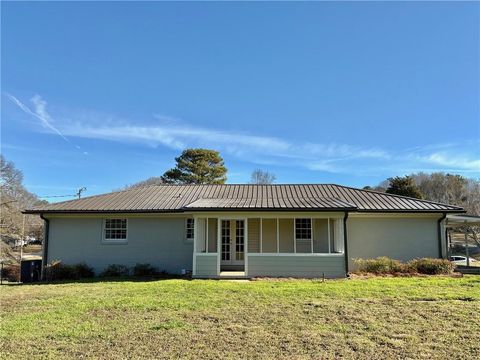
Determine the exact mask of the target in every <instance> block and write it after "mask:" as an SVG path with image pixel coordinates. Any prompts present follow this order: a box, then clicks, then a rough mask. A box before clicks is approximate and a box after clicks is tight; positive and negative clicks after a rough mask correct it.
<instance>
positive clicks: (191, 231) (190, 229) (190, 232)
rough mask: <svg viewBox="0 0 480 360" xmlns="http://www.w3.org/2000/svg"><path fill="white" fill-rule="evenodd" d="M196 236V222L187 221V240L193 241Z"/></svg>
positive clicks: (192, 220)
mask: <svg viewBox="0 0 480 360" xmlns="http://www.w3.org/2000/svg"><path fill="white" fill-rule="evenodd" d="M194 235H195V220H194V219H191V218H189V219H187V220H186V222H185V238H186V240H187V241H193V238H194Z"/></svg>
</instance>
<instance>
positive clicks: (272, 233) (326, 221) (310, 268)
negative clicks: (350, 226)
mask: <svg viewBox="0 0 480 360" xmlns="http://www.w3.org/2000/svg"><path fill="white" fill-rule="evenodd" d="M344 216H345V215H344V213H317V214H315V215H313V214H308V213H305V214H301V213H298V214H268V213H253V214H252V213H250V214H242V213H230V214H229V213H221V214H214V213H211V214H194V215H193V221H192V223H193V224H192V225H193V232H194V244H193V245H194V246H193V247H194V251H193V269H192V275H193V277H195V278H251V277H307V278H317V277H318V278H321V277H325V278H335V277H344V276H345V274H346V271H345V254H344V249H345V236H344Z"/></svg>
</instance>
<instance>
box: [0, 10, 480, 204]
mask: <svg viewBox="0 0 480 360" xmlns="http://www.w3.org/2000/svg"><path fill="white" fill-rule="evenodd" d="M479 19H480V4H479V3H474V2H470V3H448V2H436V3H424V2H422V3H420V2H408V3H398V2H390V3H389V2H387V3H385V2H383V3H376V2H370V3H366V2H358V3H347V2H340V3H338V2H337V3H158V2H147V3H93V2H86V3H65V2H64V3H55V2H52V3H31V2H30V3H5V2H2V19H1V20H2V25H1V30H2V31H1V41H2V44H1V46H2V47H1V50H2V64H1V66H2V68H1V70H2V79H1V87H2V95H1V99H2V100H1V101H2V109H1V120H2V123H1V130H2V133H1V140H2V143H1V145H2V153H3V154H4V155H5V156H6V157H7V158H8V159H9V160H13V161H14V162H15V163H16V165H17V167H18V168H20V169H21V170H22V171H23V172H24V176H25V185H26V186H27V188H28V189H29V190H31V191H33V192H35V193H37V194H38V195H58V194H64V193H67V194H69V193H72V192H74V190H75V189H77V188H78V187H80V186H86V187H87V189H88V190H87V193H86V194H87V195H93V194H96V193H102V192H107V191H110V190H112V189H117V188H120V187H122V186H124V185H125V184H129V183H133V182H136V181H139V180H142V179H145V178H148V177H150V176H158V175H161V174H162V173H163V172H164V171H165V170H167V169H168V168H170V167H172V166H173V165H174V157H175V156H177V155H178V154H179V153H180V152H181V150H182V149H184V148H186V147H208V148H213V149H217V150H219V151H220V152H221V154H222V155H223V157H224V159H225V162H226V165H227V167H228V168H229V173H228V182H230V183H244V182H247V181H248V180H249V178H250V173H251V171H252V170H253V169H255V168H262V169H265V170H269V171H271V172H273V173H275V174H276V175H277V178H278V180H277V182H279V183H331V182H333V183H339V184H345V185H351V186H359V187H360V186H364V185H374V184H376V183H378V182H379V181H382V180H384V179H385V178H387V177H390V176H395V175H405V174H408V173H411V172H416V171H426V172H432V171H445V172H454V173H459V174H463V175H465V176H468V177H475V178H478V177H480V110H479V99H480V70H479V63H480V59H479V51H478V45H479V40H480V39H479V34H480V31H479V30H480V29H479Z"/></svg>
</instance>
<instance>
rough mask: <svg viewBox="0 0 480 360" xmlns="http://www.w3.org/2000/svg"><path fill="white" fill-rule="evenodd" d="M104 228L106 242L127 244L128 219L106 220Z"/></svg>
mask: <svg viewBox="0 0 480 360" xmlns="http://www.w3.org/2000/svg"><path fill="white" fill-rule="evenodd" d="M103 228H104V230H103V240H104V241H105V242H112V243H126V242H127V219H105V222H104V227H103Z"/></svg>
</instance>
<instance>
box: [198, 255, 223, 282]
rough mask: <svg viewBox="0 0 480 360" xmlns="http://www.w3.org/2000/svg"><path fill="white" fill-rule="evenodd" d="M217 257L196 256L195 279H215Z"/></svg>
mask: <svg viewBox="0 0 480 360" xmlns="http://www.w3.org/2000/svg"><path fill="white" fill-rule="evenodd" d="M217 261H218V256H217V255H216V254H212V255H209V254H208V255H205V254H203V255H196V265H195V267H196V273H195V277H216V276H217V269H218V268H217Z"/></svg>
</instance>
